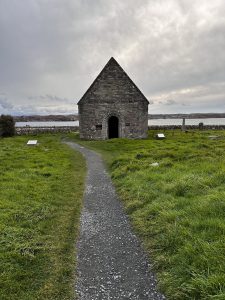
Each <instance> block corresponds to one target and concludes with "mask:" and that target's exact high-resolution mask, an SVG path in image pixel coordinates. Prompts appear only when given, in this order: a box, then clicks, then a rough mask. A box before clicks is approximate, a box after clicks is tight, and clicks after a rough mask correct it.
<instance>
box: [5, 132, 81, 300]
mask: <svg viewBox="0 0 225 300" xmlns="http://www.w3.org/2000/svg"><path fill="white" fill-rule="evenodd" d="M36 138H37V139H38V141H39V143H40V144H39V145H38V146H36V147H32V146H27V145H26V142H27V140H28V139H32V137H30V136H29V137H15V138H5V139H0V183H1V185H0V299H1V300H6V299H7V300H11V299H13V300H20V299H21V300H32V299H54V300H55V299H60V300H62V299H72V298H73V296H74V295H73V294H74V292H73V290H74V289H73V284H74V271H75V263H76V261H75V257H76V256H75V246H74V245H75V239H76V237H77V233H78V229H79V216H80V209H81V199H82V193H83V188H84V184H83V183H84V176H85V171H86V170H85V162H84V159H83V157H82V156H81V154H79V153H76V152H75V151H73V150H71V149H69V147H67V146H66V145H64V144H62V143H61V142H60V136H59V135H40V136H38V137H35V139H36Z"/></svg>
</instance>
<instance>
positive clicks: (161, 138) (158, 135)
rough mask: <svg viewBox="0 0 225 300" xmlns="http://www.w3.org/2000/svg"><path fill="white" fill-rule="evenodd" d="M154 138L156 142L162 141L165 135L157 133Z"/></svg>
mask: <svg viewBox="0 0 225 300" xmlns="http://www.w3.org/2000/svg"><path fill="white" fill-rule="evenodd" d="M156 138H157V139H158V140H163V139H165V135H164V133H157V134H156Z"/></svg>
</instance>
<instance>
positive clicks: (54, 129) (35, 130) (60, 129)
mask: <svg viewBox="0 0 225 300" xmlns="http://www.w3.org/2000/svg"><path fill="white" fill-rule="evenodd" d="M185 128H186V129H187V130H193V129H195V130H196V129H199V126H198V125H186V126H185ZM148 129H150V130H175V129H181V125H154V126H153V125H151V126H148ZM203 129H204V130H225V125H204V126H203ZM78 131H79V126H51V127H29V126H26V127H16V134H17V135H27V134H39V133H70V132H78Z"/></svg>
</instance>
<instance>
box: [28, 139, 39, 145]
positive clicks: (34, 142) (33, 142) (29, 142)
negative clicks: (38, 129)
mask: <svg viewBox="0 0 225 300" xmlns="http://www.w3.org/2000/svg"><path fill="white" fill-rule="evenodd" d="M27 145H32V146H35V145H37V140H29V141H28V142H27Z"/></svg>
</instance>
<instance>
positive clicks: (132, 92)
mask: <svg viewBox="0 0 225 300" xmlns="http://www.w3.org/2000/svg"><path fill="white" fill-rule="evenodd" d="M78 107H79V122H80V123H79V124H80V137H81V138H83V139H97V140H98V139H107V138H108V119H109V117H110V116H116V117H117V118H118V119H119V137H126V138H145V137H147V129H148V102H147V101H146V99H145V98H144V96H143V95H142V94H141V92H140V91H139V90H138V89H137V88H136V86H135V85H134V84H133V83H132V81H131V80H130V79H129V78H128V76H127V75H126V73H125V72H124V71H123V70H122V69H121V68H120V66H119V65H118V64H117V63H111V64H109V65H107V66H106V67H105V69H104V70H103V72H102V73H101V74H100V76H99V77H98V78H97V80H96V81H95V82H94V84H93V85H92V86H91V88H90V89H89V90H88V92H87V93H86V94H85V95H84V97H83V99H82V100H81V101H80V103H79V105H78Z"/></svg>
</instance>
